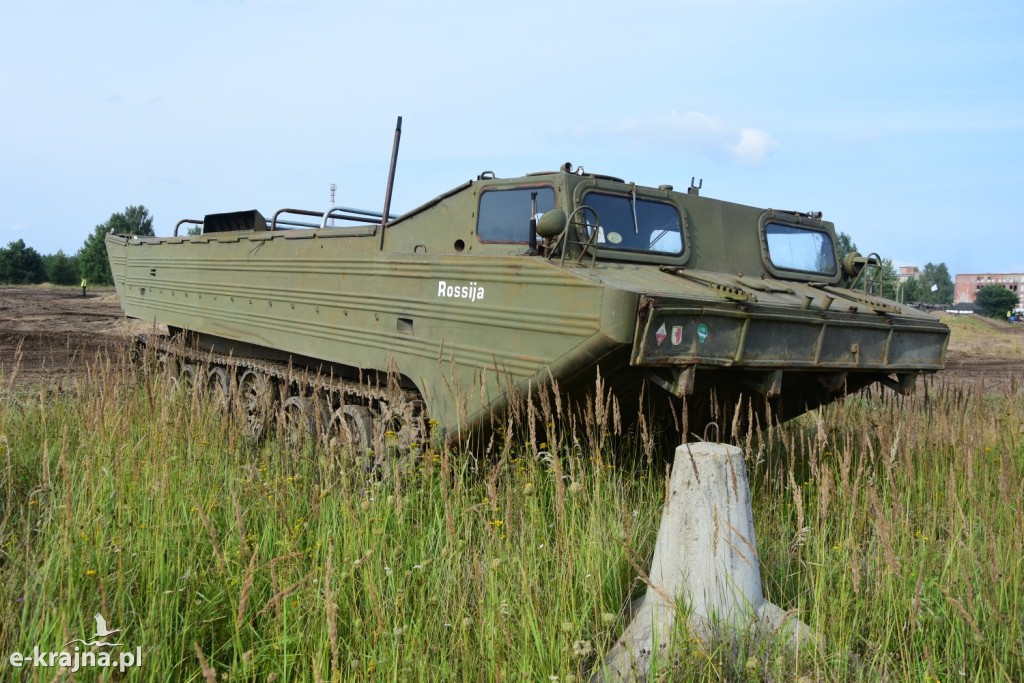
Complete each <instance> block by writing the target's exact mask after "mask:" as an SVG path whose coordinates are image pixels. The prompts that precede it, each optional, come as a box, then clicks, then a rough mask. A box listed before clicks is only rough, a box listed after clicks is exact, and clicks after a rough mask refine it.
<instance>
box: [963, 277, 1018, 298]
mask: <svg viewBox="0 0 1024 683" xmlns="http://www.w3.org/2000/svg"><path fill="white" fill-rule="evenodd" d="M988 285H999V286H1000V287H1005V288H1006V289H1008V290H1010V291H1011V292H1013V293H1014V294H1016V295H1017V300H1018V301H1020V303H1021V305H1024V273H983V274H980V275H957V276H956V290H955V291H954V292H953V303H954V304H973V303H974V297H975V295H976V294H977V293H978V290H979V289H981V288H982V287H986V286H988Z"/></svg>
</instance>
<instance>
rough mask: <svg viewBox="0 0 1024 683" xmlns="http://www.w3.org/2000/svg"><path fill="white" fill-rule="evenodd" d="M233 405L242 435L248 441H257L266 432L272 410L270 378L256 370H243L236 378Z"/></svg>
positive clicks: (272, 388) (272, 394)
mask: <svg viewBox="0 0 1024 683" xmlns="http://www.w3.org/2000/svg"><path fill="white" fill-rule="evenodd" d="M234 407H235V417H236V418H237V419H238V421H239V424H240V425H241V428H242V436H243V437H244V438H245V439H246V440H247V441H248V442H249V443H258V442H259V441H260V440H261V439H263V437H264V436H266V434H267V429H268V428H269V427H270V416H271V415H272V414H273V410H274V387H273V384H272V383H271V381H270V378H269V377H267V376H266V375H264V374H263V373H262V372H259V371H257V370H246V371H245V372H243V373H242V376H241V377H240V378H239V379H238V395H237V398H236V400H235V401H234Z"/></svg>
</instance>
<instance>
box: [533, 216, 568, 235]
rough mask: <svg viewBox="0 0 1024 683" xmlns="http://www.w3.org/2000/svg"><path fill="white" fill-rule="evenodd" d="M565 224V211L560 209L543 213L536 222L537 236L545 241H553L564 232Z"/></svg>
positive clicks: (566, 220)
mask: <svg viewBox="0 0 1024 683" xmlns="http://www.w3.org/2000/svg"><path fill="white" fill-rule="evenodd" d="M566 222H568V218H566V216H565V211H562V210H561V209H551V210H550V211H545V212H544V215H543V216H541V217H540V220H538V221H537V234H538V235H540V236H541V237H543V238H544V239H546V240H549V239H554V238H555V237H558V236H559V235H561V234H562V231H564V230H565V224H566Z"/></svg>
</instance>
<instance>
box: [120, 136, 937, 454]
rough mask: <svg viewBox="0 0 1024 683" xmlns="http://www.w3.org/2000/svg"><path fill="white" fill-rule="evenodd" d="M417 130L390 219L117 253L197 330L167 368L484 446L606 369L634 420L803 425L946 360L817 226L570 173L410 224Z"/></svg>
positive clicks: (162, 320) (321, 215)
mask: <svg viewBox="0 0 1024 683" xmlns="http://www.w3.org/2000/svg"><path fill="white" fill-rule="evenodd" d="M400 123H401V120H399V130H398V131H396V135H395V147H394V151H393V153H392V163H391V175H390V177H389V180H388V186H387V187H388V190H387V193H386V195H387V199H385V202H384V211H383V212H381V213H376V212H373V211H365V210H355V209H347V208H332V209H330V210H329V211H324V212H315V211H301V210H292V209H282V210H280V211H278V212H277V213H275V214H273V216H272V217H271V218H270V220H266V219H265V218H264V217H263V216H262V215H261V214H260V213H259V212H257V211H245V212H237V213H228V214H214V215H208V216H206V217H205V219H204V220H202V221H191V222H193V223H197V224H200V225H201V226H202V231H201V234H199V235H194V236H181V235H178V234H177V233H178V229H179V228H180V227H181V225H182V224H183V223H186V221H182V223H179V226H178V228H175V235H174V236H172V237H145V238H137V237H125V236H117V235H109V236H108V237H107V239H106V245H107V251H108V254H109V257H110V263H111V267H112V270H113V275H114V281H115V285H116V287H117V292H118V295H119V296H120V299H121V302H122V305H123V307H124V311H125V314H126V315H127V316H129V317H132V318H139V319H141V320H145V321H150V322H155V323H159V324H164V325H166V326H167V327H168V329H169V330H170V332H171V337H172V338H173V337H175V336H176V337H177V340H176V341H175V340H173V339H170V340H169V339H163V338H161V339H157V340H155V341H154V340H153V339H150V346H152V347H156V348H157V351H158V353H159V354H160V356H161V359H162V360H163V361H164V362H165V363H167V364H168V366H169V371H170V372H171V373H173V374H174V375H175V376H176V377H178V378H179V379H182V380H187V381H189V382H195V383H203V384H206V385H207V386H209V387H210V388H211V390H213V391H217V392H223V393H225V394H231V395H232V397H233V398H232V401H233V402H234V403H235V404H236V405H242V406H243V407H244V408H243V409H244V410H245V411H246V414H247V415H248V423H247V424H249V425H250V426H251V427H253V428H254V429H255V430H257V431H259V430H261V429H263V428H264V427H265V426H266V425H267V424H269V422H270V421H273V420H277V419H278V417H279V416H281V415H282V414H283V415H284V417H285V420H284V422H285V424H290V425H298V427H299V428H300V429H306V428H310V429H311V428H313V425H324V426H328V427H330V428H331V429H336V430H342V431H344V432H345V433H347V434H349V435H350V436H352V437H353V438H355V439H357V440H358V441H359V442H365V443H367V444H369V443H370V442H371V441H372V440H373V439H374V438H376V436H377V435H379V434H380V433H381V431H382V430H388V431H389V432H395V433H396V434H398V435H401V436H402V438H415V437H416V434H417V432H418V431H421V430H422V426H418V425H422V424H425V423H426V422H427V421H428V420H429V423H430V424H431V425H432V426H433V428H434V430H435V433H438V431H437V430H439V431H440V433H444V434H445V435H447V437H448V438H449V439H452V438H456V436H458V437H459V438H465V437H467V436H469V435H471V434H476V433H486V432H487V431H488V429H489V428H490V427H491V425H492V424H493V420H494V419H495V418H496V417H498V416H500V415H501V414H502V410H503V409H504V408H505V407H506V406H507V405H508V401H509V397H510V396H511V395H512V393H513V392H517V391H519V392H524V393H525V392H527V391H530V390H535V389H537V388H538V387H541V386H546V387H549V386H552V383H553V382H554V383H557V386H558V388H559V390H560V391H561V392H563V393H564V394H567V395H569V396H574V395H575V396H579V395H581V394H580V392H586V391H593V390H594V387H595V379H596V378H597V377H598V376H600V378H601V380H602V382H603V385H604V386H605V387H607V388H608V389H609V390H611V391H612V392H614V394H615V396H616V397H617V399H618V401H619V405H620V406H621V408H622V410H623V411H624V412H625V413H628V412H629V411H630V410H633V411H635V410H638V409H642V410H645V411H651V412H653V413H661V414H662V415H664V416H665V418H666V421H667V422H668V424H670V425H671V424H675V425H680V424H682V423H681V422H680V419H679V418H680V417H683V419H684V421H686V420H687V418H688V430H689V431H690V432H694V431H697V432H698V433H699V431H700V430H702V429H703V425H704V423H706V422H707V421H708V420H710V419H711V418H712V415H715V416H717V418H718V419H719V420H720V421H722V422H723V423H725V424H728V422H729V420H730V419H731V418H730V417H729V415H730V412H729V411H730V410H734V409H735V408H734V407H735V406H736V405H741V406H742V405H746V406H748V407H746V408H744V409H743V410H744V415H750V414H755V413H757V414H760V415H762V416H764V415H765V414H766V413H768V414H771V415H773V416H774V417H775V418H776V419H788V418H791V417H794V416H796V415H799V414H801V413H803V412H804V411H806V410H809V409H812V408H814V407H816V406H819V405H822V404H825V403H828V402H830V401H832V400H835V399H837V398H839V397H841V396H842V395H843V394H845V393H847V392H850V391H854V390H857V389H860V388H862V387H864V386H867V385H869V384H872V383H875V382H880V383H882V384H884V385H886V386H888V387H890V388H892V389H895V390H897V391H907V390H909V389H910V388H912V386H913V385H914V383H915V380H916V378H917V376H918V375H920V374H921V373H929V372H934V371H936V370H939V369H941V368H942V367H943V360H944V356H945V350H946V343H947V340H948V335H949V330H948V328H946V327H945V326H944V325H942V324H941V323H939V322H937V321H936V320H935V319H934V318H932V317H930V316H928V315H926V314H923V313H920V312H918V311H915V310H913V309H911V308H909V307H907V306H903V305H900V304H898V303H896V302H893V301H890V300H886V299H882V298H879V297H877V296H873V295H871V294H870V293H868V291H865V290H866V289H869V288H864V287H860V286H856V288H844V287H843V286H842V285H841V282H843V281H844V278H853V277H855V276H858V273H859V272H860V271H861V269H863V268H864V267H865V265H867V266H869V267H870V265H871V262H872V260H873V259H871V258H864V257H860V256H859V255H856V254H853V255H850V256H849V257H847V258H846V259H844V260H842V261H841V258H840V254H839V253H838V252H837V249H836V235H835V231H834V229H833V225H832V224H831V223H829V222H827V221H823V220H822V218H821V214H818V213H801V212H796V211H781V210H773V209H761V208H755V207H752V206H744V205H742V204H734V203H731V202H727V201H721V200H718V199H711V198H708V197H705V196H701V195H700V190H699V188H698V187H696V186H693V184H692V183H691V187H690V188H689V189H688V190H687V191H684V192H679V191H676V190H674V189H673V188H672V187H671V186H669V185H660V186H658V187H645V186H641V185H636V184H634V183H630V182H624V181H623V180H620V179H618V178H613V177H609V176H605V175H597V174H593V173H588V172H585V171H584V170H583V169H582V168H577V169H573V168H572V167H571V166H570V165H569V164H565V165H564V166H562V167H561V168H560V169H559V170H557V171H552V172H544V173H534V174H530V175H527V176H524V177H518V178H498V177H496V176H495V175H494V174H492V173H484V174H482V175H480V176H478V177H477V179H476V180H472V181H469V182H466V183H465V184H463V185H460V186H459V187H456V188H454V189H452V190H450V191H448V192H446V193H444V194H442V195H440V196H438V197H436V198H434V199H432V200H430V201H428V202H427V203H425V204H423V205H422V206H419V207H418V208H415V209H413V210H411V211H408V212H406V213H404V214H402V215H400V216H391V215H388V214H389V211H388V205H389V203H390V196H391V187H392V185H393V179H394V168H395V158H396V155H397V148H398V138H399V132H400ZM641 400H642V402H643V404H644V405H643V406H640V402H641ZM744 400H745V401H747V403H744V402H743V401H744ZM716 406H720V407H721V409H722V410H724V412H722V413H719V412H717V409H716ZM751 410H753V412H751ZM627 417H628V416H627ZM673 417H674V418H675V419H672V418H673ZM331 425H333V426H331ZM382 425H384V426H382Z"/></svg>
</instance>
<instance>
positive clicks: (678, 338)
mask: <svg viewBox="0 0 1024 683" xmlns="http://www.w3.org/2000/svg"><path fill="white" fill-rule="evenodd" d="M682 343H683V326H682V325H673V326H672V346H679V345H680V344H682Z"/></svg>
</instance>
